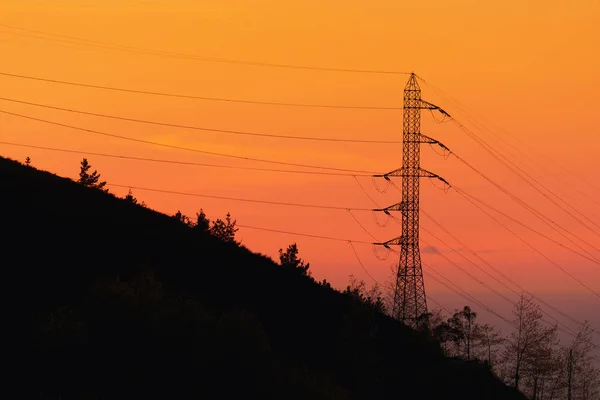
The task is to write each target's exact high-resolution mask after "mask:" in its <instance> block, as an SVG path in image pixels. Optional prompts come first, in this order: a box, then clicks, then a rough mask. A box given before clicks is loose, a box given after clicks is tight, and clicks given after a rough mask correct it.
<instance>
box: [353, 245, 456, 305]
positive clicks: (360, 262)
mask: <svg viewBox="0 0 600 400" xmlns="http://www.w3.org/2000/svg"><path fill="white" fill-rule="evenodd" d="M350 247H351V248H352V251H353V252H354V256H355V257H356V260H357V261H358V263H359V264H360V266H361V268H362V269H363V270H364V271H365V272H366V273H367V275H368V276H369V278H371V279H372V280H373V281H374V282H375V283H376V284H377V285H379V287H384V286H383V285H382V284H381V283H380V282H379V281H378V280H377V279H375V278H374V277H373V275H371V274H370V273H369V271H368V270H367V268H366V267H365V265H364V263H363V262H362V261H361V259H360V257H359V256H358V253H357V252H356V249H355V248H354V245H353V244H352V242H350ZM427 300H430V301H431V302H432V303H434V304H435V305H437V306H438V307H439V308H441V309H442V310H444V311H445V312H446V313H448V315H450V316H452V313H451V312H450V311H448V309H447V308H445V307H444V306H443V305H442V304H440V303H439V302H437V301H436V300H435V299H433V298H432V297H431V296H429V295H428V296H427Z"/></svg>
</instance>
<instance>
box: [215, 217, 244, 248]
mask: <svg viewBox="0 0 600 400" xmlns="http://www.w3.org/2000/svg"><path fill="white" fill-rule="evenodd" d="M235 225H236V221H235V220H232V219H231V214H229V213H227V215H226V217H225V221H223V220H221V219H220V218H217V220H216V221H213V223H212V226H211V227H210V233H211V234H212V235H213V236H215V237H216V238H219V239H221V240H222V241H224V242H232V243H234V242H235V234H236V232H237V231H238V230H239V229H238V228H236V227H235Z"/></svg>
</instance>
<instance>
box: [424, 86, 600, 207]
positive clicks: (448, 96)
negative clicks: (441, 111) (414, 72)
mask: <svg viewBox="0 0 600 400" xmlns="http://www.w3.org/2000/svg"><path fill="white" fill-rule="evenodd" d="M418 78H419V79H420V80H421V81H422V82H423V83H425V84H426V85H428V86H429V87H431V88H432V89H433V90H435V91H436V92H438V94H439V95H440V96H441V97H442V98H445V99H446V101H448V102H450V103H453V104H454V105H455V106H456V107H457V108H459V109H460V108H461V107H462V108H465V109H467V110H470V109H469V107H467V106H466V105H462V104H461V103H460V102H459V101H458V100H457V99H455V98H453V97H452V96H450V95H447V94H445V93H444V92H443V91H442V90H441V89H440V88H438V87H436V86H435V85H434V84H432V83H429V82H426V81H425V80H424V79H423V78H421V77H418ZM470 111H471V112H472V113H473V114H475V115H478V113H477V112H475V111H473V110H470ZM479 116H480V118H482V119H484V120H487V119H486V118H485V117H483V116H481V115H479ZM467 117H468V115H467ZM473 119H474V120H476V119H475V118H473ZM487 121H488V123H490V124H491V125H495V124H494V123H492V122H490V121H489V120H487ZM479 124H480V125H481V126H484V125H483V124H482V123H479ZM484 127H485V126H484ZM500 129H501V128H500ZM488 130H489V131H490V132H491V133H492V134H494V131H493V130H491V129H488ZM501 130H502V131H503V132H504V133H506V134H507V135H508V136H510V137H512V138H513V139H515V140H516V141H517V142H519V143H520V144H521V145H523V146H525V147H527V148H529V150H530V151H532V152H533V153H537V154H538V156H541V157H543V158H545V159H546V160H547V161H549V162H550V163H551V164H553V165H557V166H559V167H560V168H561V169H563V170H564V171H566V172H568V173H570V174H571V175H573V176H575V177H577V178H579V179H581V180H582V181H583V182H585V183H586V184H588V186H590V187H593V188H595V189H597V190H600V187H598V186H596V185H594V184H593V183H592V182H590V181H588V180H587V179H585V178H584V177H583V176H582V175H581V174H578V173H575V172H573V171H571V170H569V169H568V168H566V167H565V166H564V165H562V164H561V163H560V162H558V161H556V160H554V159H552V158H550V157H548V156H546V155H544V154H543V153H541V152H537V150H536V148H535V147H534V146H531V145H530V144H528V143H525V142H524V141H522V140H521V139H520V138H519V137H518V136H516V135H513V134H512V133H510V132H508V131H506V130H503V129H501ZM495 136H496V137H498V138H499V139H500V140H502V141H503V142H505V143H507V144H508V145H509V146H511V147H513V148H514V149H515V150H517V151H518V152H519V153H520V154H523V155H524V156H525V157H527V158H529V157H528V156H527V155H526V154H525V153H523V152H521V151H520V149H519V148H518V147H516V146H512V145H511V144H510V143H508V142H507V141H505V140H504V139H503V138H502V135H498V134H495ZM529 159H530V160H531V158H529ZM531 161H532V162H534V161H533V160H531ZM534 163H535V162H534ZM535 164H539V163H535ZM580 193H581V192H580ZM584 196H586V197H588V198H589V199H591V200H592V201H594V202H596V201H595V200H594V199H592V198H591V197H590V196H588V195H586V194H584Z"/></svg>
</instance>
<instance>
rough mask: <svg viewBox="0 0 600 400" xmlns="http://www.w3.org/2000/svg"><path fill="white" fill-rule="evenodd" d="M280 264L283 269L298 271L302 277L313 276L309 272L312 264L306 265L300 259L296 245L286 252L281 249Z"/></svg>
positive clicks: (290, 246) (292, 245)
mask: <svg viewBox="0 0 600 400" xmlns="http://www.w3.org/2000/svg"><path fill="white" fill-rule="evenodd" d="M279 263H280V265H281V266H282V267H283V268H288V269H292V270H295V271H298V272H299V273H300V275H305V276H310V275H311V273H310V271H309V270H308V269H309V268H310V263H306V264H304V260H302V259H301V258H299V257H298V246H297V245H296V243H294V244H291V245H289V246H288V248H287V250H286V251H285V252H284V251H283V249H279Z"/></svg>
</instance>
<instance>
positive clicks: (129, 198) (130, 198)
mask: <svg viewBox="0 0 600 400" xmlns="http://www.w3.org/2000/svg"><path fill="white" fill-rule="evenodd" d="M125 200H127V201H128V202H130V203H132V204H137V203H138V201H137V199H136V198H135V197H133V192H132V191H131V189H129V192H128V193H127V195H126V196H125Z"/></svg>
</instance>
